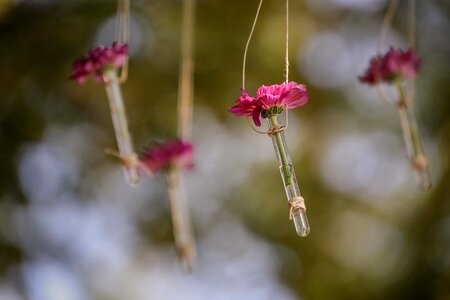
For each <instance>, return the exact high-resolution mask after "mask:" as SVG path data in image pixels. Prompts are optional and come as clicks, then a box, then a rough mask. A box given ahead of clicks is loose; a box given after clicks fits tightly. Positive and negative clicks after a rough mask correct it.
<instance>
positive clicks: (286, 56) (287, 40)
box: [284, 0, 289, 83]
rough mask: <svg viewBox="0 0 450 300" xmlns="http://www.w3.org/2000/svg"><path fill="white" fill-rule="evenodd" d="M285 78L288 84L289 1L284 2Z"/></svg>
mask: <svg viewBox="0 0 450 300" xmlns="http://www.w3.org/2000/svg"><path fill="white" fill-rule="evenodd" d="M284 60H285V64H286V66H285V75H284V76H285V78H286V83H288V82H289V0H286V54H285V58H284Z"/></svg>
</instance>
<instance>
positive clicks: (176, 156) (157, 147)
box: [140, 140, 194, 173]
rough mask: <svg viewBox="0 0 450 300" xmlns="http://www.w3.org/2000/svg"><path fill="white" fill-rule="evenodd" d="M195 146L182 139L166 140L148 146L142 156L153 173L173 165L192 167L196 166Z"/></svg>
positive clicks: (144, 162)
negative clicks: (194, 160) (194, 161)
mask: <svg viewBox="0 0 450 300" xmlns="http://www.w3.org/2000/svg"><path fill="white" fill-rule="evenodd" d="M193 159H194V147H193V146H192V144H191V143H189V142H186V141H182V140H171V141H165V142H163V143H161V144H153V145H151V146H150V147H148V148H147V149H146V150H145V151H144V152H143V153H142V154H141V157H140V160H141V162H142V163H143V164H144V165H145V166H146V167H147V168H148V170H149V171H150V172H151V173H156V172H158V171H161V170H167V169H169V168H172V167H181V168H185V169H191V168H192V167H193V166H194V163H193Z"/></svg>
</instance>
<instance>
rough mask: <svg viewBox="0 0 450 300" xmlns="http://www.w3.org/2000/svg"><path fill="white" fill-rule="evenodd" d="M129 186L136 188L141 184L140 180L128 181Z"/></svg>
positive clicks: (131, 179)
mask: <svg viewBox="0 0 450 300" xmlns="http://www.w3.org/2000/svg"><path fill="white" fill-rule="evenodd" d="M127 181H128V184H129V185H131V186H132V187H136V186H138V185H139V182H141V180H140V178H139V177H137V178H129V179H128V180H127Z"/></svg>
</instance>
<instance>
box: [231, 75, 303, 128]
mask: <svg viewBox="0 0 450 300" xmlns="http://www.w3.org/2000/svg"><path fill="white" fill-rule="evenodd" d="M236 102H237V105H235V106H232V107H230V108H229V109H228V111H229V112H231V113H232V114H234V115H236V116H252V117H253V121H254V122H255V125H257V126H261V119H260V118H261V117H263V118H270V117H271V116H274V115H278V114H280V113H281V112H283V111H284V110H285V109H293V108H297V107H299V106H303V105H305V104H306V102H308V92H307V90H306V86H305V85H303V84H298V83H296V82H293V81H291V82H288V83H282V84H274V85H269V86H265V85H263V86H261V87H260V88H259V89H258V90H257V91H256V97H251V96H249V95H248V94H247V92H246V91H245V90H242V96H240V97H239V98H237V99H236Z"/></svg>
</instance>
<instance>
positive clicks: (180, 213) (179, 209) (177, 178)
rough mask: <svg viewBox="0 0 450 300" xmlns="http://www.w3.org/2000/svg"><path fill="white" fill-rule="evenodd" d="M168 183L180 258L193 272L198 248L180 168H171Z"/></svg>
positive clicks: (167, 178) (188, 269) (189, 270)
mask: <svg viewBox="0 0 450 300" xmlns="http://www.w3.org/2000/svg"><path fill="white" fill-rule="evenodd" d="M166 181H167V190H168V192H169V202H170V212H171V215H172V226H173V234H174V238H175V245H176V248H177V251H178V257H179V259H180V261H181V262H182V264H183V265H184V267H185V268H186V270H187V271H188V272H191V271H192V268H193V267H194V263H195V257H196V248H195V240H194V236H193V234H192V229H191V226H190V221H189V219H190V218H189V211H188V209H187V207H186V204H185V201H184V197H183V195H184V194H183V192H182V187H183V185H182V174H181V171H180V170H179V169H178V168H170V169H169V171H168V172H167V175H166Z"/></svg>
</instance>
